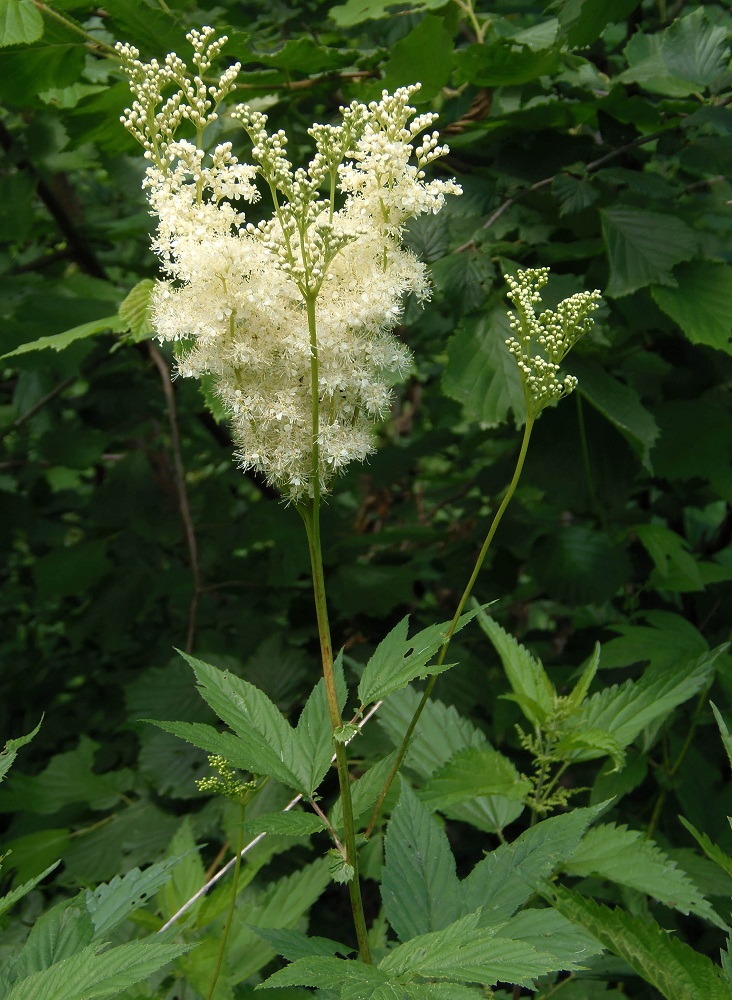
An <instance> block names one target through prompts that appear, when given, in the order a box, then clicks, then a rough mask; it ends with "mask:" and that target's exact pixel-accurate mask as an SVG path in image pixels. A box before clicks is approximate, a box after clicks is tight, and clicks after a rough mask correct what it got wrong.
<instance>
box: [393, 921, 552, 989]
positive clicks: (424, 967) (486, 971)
mask: <svg viewBox="0 0 732 1000" xmlns="http://www.w3.org/2000/svg"><path fill="white" fill-rule="evenodd" d="M478 917H479V914H478V913H471V914H469V915H468V916H466V917H461V918H460V919H459V920H456V921H455V922H454V923H452V924H450V925H449V926H448V927H445V928H444V929H443V930H439V931H432V932H431V933H429V934H421V935H420V936H419V937H415V938H412V939H411V940H410V941H406V942H405V943H404V944H400V945H398V946H397V947H396V948H394V949H393V950H392V951H391V952H389V954H388V955H387V956H386V958H383V959H382V960H381V962H379V968H380V969H383V970H384V971H385V972H389V973H391V974H392V975H397V976H398V975H404V974H407V973H409V974H414V973H417V974H418V975H420V976H425V977H428V978H430V979H452V980H457V981H459V982H477V983H485V984H486V985H492V984H494V983H496V982H498V981H499V980H500V981H502V982H508V983H516V984H517V985H519V986H526V987H531V986H532V985H533V983H532V981H533V979H535V978H536V977H537V976H541V975H544V974H545V973H547V972H551V971H553V970H554V969H556V964H555V962H554V960H553V958H552V956H551V955H549V954H547V953H544V952H539V951H537V950H536V949H535V948H533V947H532V946H531V945H529V944H526V943H525V942H524V941H513V940H510V939H506V938H497V937H496V935H495V928H489V927H480V926H478Z"/></svg>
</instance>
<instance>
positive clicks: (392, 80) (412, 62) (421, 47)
mask: <svg viewBox="0 0 732 1000" xmlns="http://www.w3.org/2000/svg"><path fill="white" fill-rule="evenodd" d="M452 61H453V42H452V32H450V31H448V30H447V28H446V27H445V23H444V21H443V19H442V18H441V17H435V16H434V15H432V14H426V15H425V16H424V17H423V18H422V19H421V20H420V21H419V22H418V23H417V24H416V26H415V27H414V28H412V30H411V31H410V32H409V34H408V35H406V36H405V37H404V38H400V39H399V41H398V42H396V44H395V45H394V47H393V49H392V50H391V55H390V57H389V59H388V60H387V62H386V64H385V65H384V78H383V85H384V87H386V89H387V90H388V91H389V93H392V92H393V91H394V90H395V89H396V88H397V87H404V86H408V85H409V84H411V83H414V81H415V80H419V82H420V83H421V85H422V86H421V88H420V90H419V92H418V93H416V94H414V95H413V96H412V100H413V101H414V102H415V103H416V104H423V103H424V102H425V101H431V100H433V99H434V97H435V95H436V94H439V92H440V91H441V90H442V88H443V87H444V86H445V84H446V83H447V82H448V80H449V79H450V73H451V72H452Z"/></svg>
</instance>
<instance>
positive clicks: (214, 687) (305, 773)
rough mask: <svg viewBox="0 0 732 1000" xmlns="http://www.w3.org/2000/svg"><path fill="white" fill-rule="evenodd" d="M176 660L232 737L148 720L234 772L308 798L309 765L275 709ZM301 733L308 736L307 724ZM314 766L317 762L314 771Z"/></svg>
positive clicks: (228, 677)
mask: <svg viewBox="0 0 732 1000" xmlns="http://www.w3.org/2000/svg"><path fill="white" fill-rule="evenodd" d="M182 656H183V657H184V659H185V660H186V661H187V663H189V664H190V666H191V667H192V669H193V672H194V673H195V675H196V680H197V682H198V689H199V692H200V694H201V696H202V698H203V699H204V701H206V702H207V703H208V705H209V706H210V707H211V708H212V709H213V710H214V712H216V714H217V715H218V717H219V718H220V719H221V720H222V721H223V722H225V723H226V724H227V725H228V726H230V727H231V729H233V731H234V734H235V735H232V733H226V732H224V733H219V732H217V730H215V729H214V728H213V727H212V726H207V725H205V724H203V723H198V722H192V723H187V722H155V721H154V720H149V721H151V722H152V723H153V725H156V726H158V727H159V728H160V729H164V730H165V731H166V732H168V733H173V735H174V736H180V737H181V738H182V739H184V740H187V741H188V742H189V743H193V744H194V746H198V747H201V749H203V750H207V751H208V752H209V753H213V754H220V755H221V756H222V757H225V758H226V760H228V761H229V762H230V763H231V764H232V766H234V767H239V768H242V769H243V770H247V771H251V772H253V773H255V774H261V775H269V776H270V777H273V778H275V779H276V780H277V781H281V782H282V783H283V784H285V785H287V786H288V787H290V788H294V789H295V790H296V791H298V792H302V793H303V794H304V795H308V794H309V792H310V788H309V786H310V784H311V781H312V779H313V777H314V775H315V771H314V767H315V763H314V761H313V760H312V759H310V758H308V757H306V756H305V755H304V752H303V751H302V750H301V747H300V745H299V743H298V740H297V738H296V735H295V732H294V730H293V729H292V727H291V726H290V724H289V723H288V722H287V720H286V719H285V718H284V716H283V715H282V713H281V712H280V710H279V709H278V708H277V706H276V705H275V704H274V703H273V702H272V701H270V699H269V698H268V697H267V695H266V694H264V692H263V691H260V689H259V688H257V687H255V686H254V685H253V684H249V683H248V682H247V681H244V680H242V679H241V678H239V677H236V676H234V675H233V674H230V673H229V672H228V671H223V670H219V669H218V668H217V667H214V666H212V665H211V664H210V663H204V661H203V660H198V659H196V657H194V656H189V655H188V654H187V653H183V654H182ZM316 700H317V699H316ZM313 711H314V709H313ZM304 731H308V732H309V730H308V727H307V725H306V726H305V727H304ZM308 741H309V738H308V740H306V742H308ZM320 763H321V762H320V759H318V761H317V765H318V768H319V767H320Z"/></svg>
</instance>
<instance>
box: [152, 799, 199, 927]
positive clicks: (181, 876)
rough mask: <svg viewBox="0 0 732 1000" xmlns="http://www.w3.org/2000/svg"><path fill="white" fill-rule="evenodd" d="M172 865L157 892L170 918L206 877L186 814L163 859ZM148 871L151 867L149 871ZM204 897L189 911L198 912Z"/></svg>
mask: <svg viewBox="0 0 732 1000" xmlns="http://www.w3.org/2000/svg"><path fill="white" fill-rule="evenodd" d="M162 864H163V865H168V866H169V867H170V868H171V873H170V877H169V878H168V880H167V882H165V883H164V884H163V885H162V886H161V887H160V888H159V889H158V892H157V896H156V903H157V905H158V907H159V908H160V911H161V913H162V915H163V918H164V919H165V920H166V921H167V920H170V918H171V917H172V916H173V914H175V913H177V912H178V910H179V909H180V908H181V907H182V906H183V905H184V904H185V903H187V902H188V900H189V899H190V898H191V897H192V896H194V895H195V894H196V893H197V892H198V890H199V889H200V888H201V886H202V885H203V884H204V882H205V881H206V870H205V868H204V865H203V860H202V859H201V854H200V851H199V849H198V845H197V843H196V838H195V835H194V833H193V824H192V822H191V818H190V817H189V816H186V817H185V819H184V820H183V822H182V823H181V824H180V826H179V827H178V829H177V830H176V831H175V834H174V836H173V839H172V840H171V842H170V844H169V845H168V858H167V859H166V861H163V862H162ZM145 875H147V871H146V872H145ZM201 903H202V900H200V899H199V900H197V901H196V902H195V903H194V904H193V906H192V907H191V908H190V909H189V910H188V911H187V912H188V914H189V915H190V916H193V915H195V914H196V913H198V910H199V908H200V905H201Z"/></svg>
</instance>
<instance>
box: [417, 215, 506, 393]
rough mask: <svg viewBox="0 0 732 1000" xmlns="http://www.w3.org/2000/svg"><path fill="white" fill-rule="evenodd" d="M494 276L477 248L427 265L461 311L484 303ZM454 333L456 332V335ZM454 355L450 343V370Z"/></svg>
mask: <svg viewBox="0 0 732 1000" xmlns="http://www.w3.org/2000/svg"><path fill="white" fill-rule="evenodd" d="M443 228H444V227H443ZM495 276H496V268H495V265H494V263H493V261H492V260H491V257H490V255H489V254H487V253H483V252H481V251H480V250H475V251H472V252H466V253H463V254H456V253H451V254H447V256H445V257H441V258H440V259H439V260H435V261H434V263H433V264H432V265H431V266H430V277H431V278H432V283H433V285H434V286H435V288H436V289H437V290H438V291H440V292H442V293H443V294H444V295H445V296H446V297H447V298H448V300H449V301H450V302H455V303H459V304H460V308H461V311H462V312H464V313H465V312H471V311H472V310H475V309H481V308H482V307H483V306H484V304H485V300H486V297H487V295H488V293H489V292H490V290H491V288H492V287H493V281H494V279H495ZM457 336H459V335H458V334H456V337H457ZM457 354H458V345H457V344H453V346H452V349H451V350H450V360H451V362H452V364H453V372H454V365H455V363H456V357H457ZM448 384H449V379H448Z"/></svg>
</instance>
